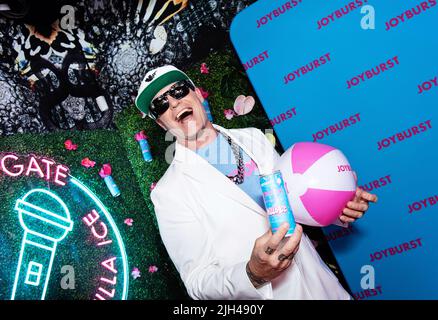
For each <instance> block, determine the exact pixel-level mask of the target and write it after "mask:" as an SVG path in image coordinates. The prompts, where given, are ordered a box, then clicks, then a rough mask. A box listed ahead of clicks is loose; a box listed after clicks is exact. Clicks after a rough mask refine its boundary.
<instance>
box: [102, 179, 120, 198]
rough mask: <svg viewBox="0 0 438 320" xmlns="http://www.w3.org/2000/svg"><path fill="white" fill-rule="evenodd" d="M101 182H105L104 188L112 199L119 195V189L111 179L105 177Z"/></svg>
mask: <svg viewBox="0 0 438 320" xmlns="http://www.w3.org/2000/svg"><path fill="white" fill-rule="evenodd" d="M103 180H104V181H105V183H106V186H107V187H108V189H109V191H110V192H111V195H112V196H113V197H118V196H119V195H120V190H119V187H118V186H117V185H116V183H115V181H114V179H113V177H111V176H106V177H105V178H104V179H103Z"/></svg>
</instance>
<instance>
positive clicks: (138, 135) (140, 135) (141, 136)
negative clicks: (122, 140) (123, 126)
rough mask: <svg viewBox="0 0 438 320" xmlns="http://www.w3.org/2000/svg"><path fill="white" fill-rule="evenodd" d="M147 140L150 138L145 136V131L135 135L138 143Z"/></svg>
mask: <svg viewBox="0 0 438 320" xmlns="http://www.w3.org/2000/svg"><path fill="white" fill-rule="evenodd" d="M147 138H148V136H147V135H145V134H144V131H143V130H141V131H140V132H137V133H136V134H135V140H137V141H140V140H146V139H147Z"/></svg>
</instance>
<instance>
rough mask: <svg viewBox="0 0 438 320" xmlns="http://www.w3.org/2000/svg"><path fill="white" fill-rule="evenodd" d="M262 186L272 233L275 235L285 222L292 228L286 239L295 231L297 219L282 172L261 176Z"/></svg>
mask: <svg viewBox="0 0 438 320" xmlns="http://www.w3.org/2000/svg"><path fill="white" fill-rule="evenodd" d="M260 186H261V188H262V192H263V200H264V202H265V207H266V212H267V213H268V218H269V223H270V225H271V230H272V233H275V232H276V231H277V230H278V228H279V227H280V225H281V224H282V223H283V222H287V223H289V226H290V227H289V230H288V231H287V233H286V237H289V236H291V235H292V233H293V232H294V230H295V219H294V216H293V214H292V209H291V207H290V203H289V200H288V198H287V194H286V189H285V187H284V181H283V177H282V176H281V172H280V171H275V172H274V173H270V174H265V175H260Z"/></svg>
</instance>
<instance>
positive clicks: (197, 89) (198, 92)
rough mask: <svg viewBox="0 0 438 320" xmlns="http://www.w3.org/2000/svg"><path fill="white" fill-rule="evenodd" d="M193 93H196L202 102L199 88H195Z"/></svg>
mask: <svg viewBox="0 0 438 320" xmlns="http://www.w3.org/2000/svg"><path fill="white" fill-rule="evenodd" d="M195 93H196V95H197V96H198V99H199V100H200V101H201V102H204V97H203V96H202V93H201V90H199V88H198V87H196V88H195Z"/></svg>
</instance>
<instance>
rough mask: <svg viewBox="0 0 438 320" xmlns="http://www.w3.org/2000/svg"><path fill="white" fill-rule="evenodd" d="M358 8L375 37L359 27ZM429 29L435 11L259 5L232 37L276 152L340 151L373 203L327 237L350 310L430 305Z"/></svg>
mask: <svg viewBox="0 0 438 320" xmlns="http://www.w3.org/2000/svg"><path fill="white" fill-rule="evenodd" d="M367 5H371V6H372V8H374V10H375V29H364V28H363V26H362V25H361V20H362V18H363V17H366V13H369V12H370V11H367V12H365V13H361V6H367ZM365 8H367V7H365ZM368 9H369V8H368ZM437 30H438V5H437V3H436V1H435V0H429V1H428V0H425V1H418V0H417V1H414V0H409V1H397V0H386V1H361V0H357V1H341V0H332V1H324V0H302V1H295V0H292V1H284V0H283V1H277V0H275V1H273V0H260V1H258V2H256V3H254V4H253V5H252V6H250V7H248V8H247V9H245V10H243V11H242V12H241V13H240V14H239V15H237V16H236V18H235V19H234V21H233V23H232V26H231V30H230V33H231V40H232V42H233V45H234V46H235V48H236V51H237V53H238V55H239V57H240V60H241V62H242V64H243V65H244V68H245V69H246V70H247V73H248V76H249V78H250V81H251V82H252V84H253V86H254V88H255V90H256V92H257V95H258V97H259V98H260V101H261V102H262V104H263V106H264V108H265V110H266V112H267V114H268V117H269V118H270V119H271V123H272V124H273V126H274V130H275V131H276V133H277V135H278V137H279V139H280V142H281V144H282V146H283V147H284V148H285V149H286V148H288V147H290V146H291V145H292V144H293V143H295V142H298V141H317V142H320V143H324V144H328V145H331V146H334V147H337V148H339V149H340V150H342V151H343V152H344V153H345V155H346V156H347V157H348V159H349V161H350V163H351V165H352V167H353V169H354V170H355V171H356V172H357V174H358V178H359V185H361V186H362V187H363V188H365V189H366V190H368V191H370V192H372V193H376V194H377V195H378V196H379V201H378V203H377V204H375V205H372V206H371V208H370V209H369V211H368V212H367V214H366V215H365V217H364V218H363V219H361V220H360V221H358V222H356V223H354V224H353V225H352V226H351V227H350V228H348V229H343V228H340V227H328V228H325V230H324V232H325V234H326V236H327V239H328V240H329V243H330V245H331V247H332V249H333V251H334V254H335V256H336V258H337V260H338V262H339V264H340V266H341V269H342V271H343V273H344V275H345V277H346V279H347V282H348V283H349V285H350V288H351V290H352V292H353V294H354V296H355V298H357V299H425V298H432V299H436V298H438V290H437V289H436V288H437V287H438V271H437V267H436V264H437V262H438V250H437V249H436V245H437V244H438V233H437V232H436V228H437V225H438V224H437V222H438V210H437V209H438V205H436V204H437V203H438V192H437V191H436V184H435V183H436V180H437V177H438V174H437V168H436V164H437V158H438V157H437V155H438V153H437V134H436V132H435V130H436V129H435V117H436V115H437V110H438V103H437V98H438V86H437V84H438V82H437V76H438V59H437V58H438V37H437V35H436V31H437ZM366 265H369V266H372V267H374V270H375V289H374V290H368V289H366V288H365V289H364V288H363V287H362V286H361V279H362V278H363V277H364V274H361V268H362V267H363V266H366Z"/></svg>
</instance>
